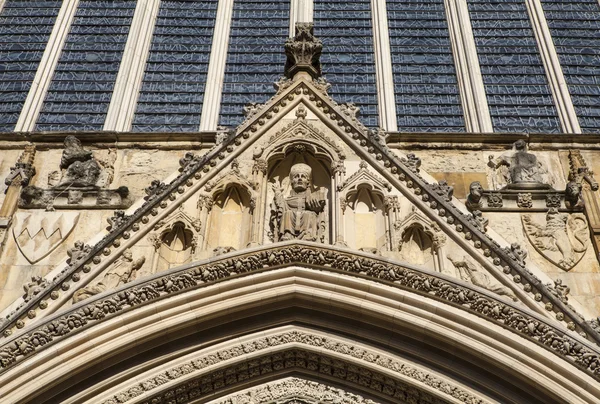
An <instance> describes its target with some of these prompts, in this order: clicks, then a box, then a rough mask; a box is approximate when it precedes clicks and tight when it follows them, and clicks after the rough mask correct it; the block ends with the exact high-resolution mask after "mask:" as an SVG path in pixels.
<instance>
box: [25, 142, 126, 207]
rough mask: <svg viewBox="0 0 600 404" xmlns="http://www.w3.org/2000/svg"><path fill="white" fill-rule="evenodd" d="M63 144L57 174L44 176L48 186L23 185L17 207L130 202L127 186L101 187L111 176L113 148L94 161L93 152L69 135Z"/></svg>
mask: <svg viewBox="0 0 600 404" xmlns="http://www.w3.org/2000/svg"><path fill="white" fill-rule="evenodd" d="M64 146H65V148H64V151H63V154H62V158H61V160H60V169H61V173H60V174H59V173H58V172H57V173H56V174H55V173H51V177H49V179H48V182H49V185H50V188H48V189H43V188H39V187H35V186H28V187H25V188H24V189H23V191H22V192H21V198H20V200H19V207H21V208H24V209H46V210H50V211H51V210H54V209H81V208H85V209H94V208H102V209H109V208H113V209H115V208H121V209H123V208H127V207H129V206H130V205H131V204H132V203H133V201H132V200H131V199H130V198H129V189H128V188H127V187H120V188H118V189H107V188H105V187H106V186H108V185H109V184H110V182H111V181H112V178H113V173H114V166H113V165H114V161H115V159H116V152H115V151H114V150H112V151H111V150H109V151H108V153H102V157H101V158H100V159H99V160H97V159H96V158H95V157H94V155H93V153H92V152H91V151H89V150H86V149H84V148H83V146H82V145H81V142H80V141H79V139H77V138H76V137H75V136H72V135H69V136H67V137H66V138H65V142H64ZM104 154H105V155H104ZM59 175H60V177H61V178H60V180H58V176H59Z"/></svg>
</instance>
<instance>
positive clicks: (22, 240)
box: [12, 212, 79, 264]
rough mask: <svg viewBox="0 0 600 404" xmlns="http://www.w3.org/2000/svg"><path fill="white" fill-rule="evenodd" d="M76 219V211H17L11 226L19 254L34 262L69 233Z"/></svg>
mask: <svg viewBox="0 0 600 404" xmlns="http://www.w3.org/2000/svg"><path fill="white" fill-rule="evenodd" d="M78 220H79V213H77V212H45V213H26V212H18V213H16V214H15V222H14V225H13V228H12V231H13V236H14V238H15V242H16V244H17V247H18V248H19V251H21V254H23V256H24V257H25V258H27V261H29V262H30V263H31V264H35V263H36V262H38V261H40V260H42V259H43V258H45V257H46V256H48V254H50V253H51V252H52V251H54V250H55V249H56V247H58V246H59V245H60V243H62V242H63V241H64V240H65V239H66V238H67V237H68V236H69V234H71V231H72V230H73V229H74V228H75V225H76V224H77V221H78Z"/></svg>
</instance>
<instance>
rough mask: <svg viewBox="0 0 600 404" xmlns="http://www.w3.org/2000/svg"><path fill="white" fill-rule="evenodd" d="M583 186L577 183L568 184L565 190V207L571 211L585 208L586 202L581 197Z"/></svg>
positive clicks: (570, 182)
mask: <svg viewBox="0 0 600 404" xmlns="http://www.w3.org/2000/svg"><path fill="white" fill-rule="evenodd" d="M581 191H582V186H581V184H580V183H578V182H577V181H573V180H571V181H569V182H567V186H566V188H565V205H566V206H567V208H569V209H580V208H583V206H584V202H583V197H582V195H581Z"/></svg>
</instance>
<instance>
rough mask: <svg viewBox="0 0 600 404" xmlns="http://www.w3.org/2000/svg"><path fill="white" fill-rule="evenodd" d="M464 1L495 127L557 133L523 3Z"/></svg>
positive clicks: (552, 105) (549, 96)
mask: <svg viewBox="0 0 600 404" xmlns="http://www.w3.org/2000/svg"><path fill="white" fill-rule="evenodd" d="M467 4H468V6H469V11H470V14H471V23H472V26H473V35H474V36H475V44H476V45H477V54H478V55H479V64H480V66H481V74H482V75H483V82H484V85H485V91H486V94H487V100H488V105H489V109H490V115H491V118H492V124H493V126H494V131H496V132H551V133H556V132H560V130H561V128H560V122H559V120H558V116H557V113H556V108H555V107H554V101H553V99H552V94H551V92H550V88H549V87H548V82H547V80H546V74H545V71H544V66H543V65H542V60H541V58H540V54H539V51H538V47H537V43H536V41H535V37H534V34H533V31H532V28H531V22H530V21H529V17H528V14H527V9H526V6H525V2H524V1H523V0H486V1H480V0H469V1H468V2H467Z"/></svg>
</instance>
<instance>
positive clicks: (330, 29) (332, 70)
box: [314, 0, 378, 127]
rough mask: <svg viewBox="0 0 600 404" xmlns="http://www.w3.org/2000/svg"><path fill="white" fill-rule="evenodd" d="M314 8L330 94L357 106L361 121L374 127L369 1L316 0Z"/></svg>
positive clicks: (375, 91) (374, 90)
mask: <svg viewBox="0 0 600 404" xmlns="http://www.w3.org/2000/svg"><path fill="white" fill-rule="evenodd" d="M314 9H315V11H314V24H315V36H316V37H317V38H319V39H321V40H322V41H323V55H322V56H321V64H322V69H323V76H324V77H325V78H326V79H327V80H328V81H329V82H330V83H331V89H330V90H329V95H331V96H332V97H333V98H334V99H335V100H336V101H337V102H340V103H346V102H352V103H354V104H356V105H357V106H358V107H360V115H359V118H360V120H361V122H362V123H363V124H365V125H366V126H369V127H375V126H377V125H378V110H377V85H376V82H375V55H374V53H373V30H372V28H371V25H372V19H371V2H370V1H368V0H353V1H343V2H342V1H339V0H338V1H324V0H315V3H314Z"/></svg>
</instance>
